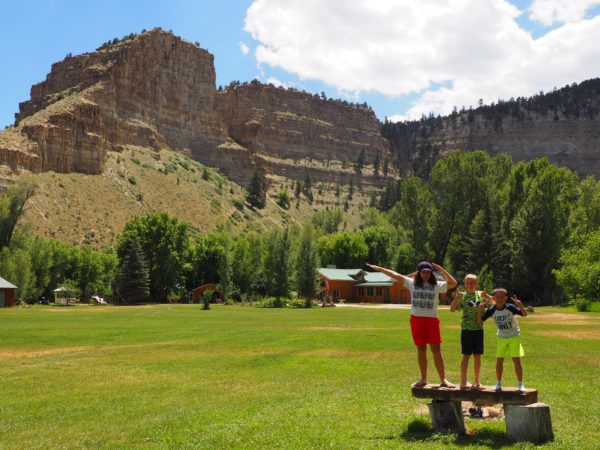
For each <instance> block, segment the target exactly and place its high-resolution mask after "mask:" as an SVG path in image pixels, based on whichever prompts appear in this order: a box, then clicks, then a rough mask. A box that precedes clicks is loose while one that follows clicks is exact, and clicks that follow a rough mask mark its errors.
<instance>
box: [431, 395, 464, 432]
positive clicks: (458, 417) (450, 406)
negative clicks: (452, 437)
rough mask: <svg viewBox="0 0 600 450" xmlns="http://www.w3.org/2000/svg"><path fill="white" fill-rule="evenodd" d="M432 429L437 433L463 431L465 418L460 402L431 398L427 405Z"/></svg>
mask: <svg viewBox="0 0 600 450" xmlns="http://www.w3.org/2000/svg"><path fill="white" fill-rule="evenodd" d="M427 407H428V408H429V414H430V415H431V422H432V425H433V430H434V431H436V432H438V433H458V434H464V433H465V420H464V417H463V413H462V408H461V405H460V402H447V401H439V400H433V401H432V402H431V403H429V404H428V405H427Z"/></svg>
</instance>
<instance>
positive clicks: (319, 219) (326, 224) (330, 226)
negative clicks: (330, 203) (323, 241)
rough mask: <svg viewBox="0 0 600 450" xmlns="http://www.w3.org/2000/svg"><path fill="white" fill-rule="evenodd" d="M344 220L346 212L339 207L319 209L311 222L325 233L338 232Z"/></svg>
mask: <svg viewBox="0 0 600 450" xmlns="http://www.w3.org/2000/svg"><path fill="white" fill-rule="evenodd" d="M343 221H344V212H343V211H342V210H341V209H339V208H333V209H329V210H324V211H317V212H315V213H314V214H313V216H312V219H311V223H312V224H313V225H314V226H315V227H316V228H318V229H319V230H320V231H321V232H322V233H325V234H331V233H335V232H337V231H338V229H339V227H340V224H341V223H342V222H343Z"/></svg>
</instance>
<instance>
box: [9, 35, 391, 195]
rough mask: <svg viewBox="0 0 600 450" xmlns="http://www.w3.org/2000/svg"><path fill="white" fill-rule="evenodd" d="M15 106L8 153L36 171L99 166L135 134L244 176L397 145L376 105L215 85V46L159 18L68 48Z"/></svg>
mask: <svg viewBox="0 0 600 450" xmlns="http://www.w3.org/2000/svg"><path fill="white" fill-rule="evenodd" d="M19 110H20V111H19V113H18V114H17V115H16V118H17V120H16V122H17V123H18V125H17V126H16V127H12V128H11V129H9V130H7V131H5V132H2V133H0V164H5V165H7V166H9V167H12V168H18V167H20V168H24V169H27V170H30V171H33V172H39V171H56V172H67V173H68V172H78V173H86V174H100V173H102V172H103V170H104V169H105V163H106V159H107V154H108V152H110V151H112V150H116V151H120V149H122V148H123V147H124V146H127V145H133V146H139V147H145V148H151V149H154V150H155V151H158V150H160V149H173V150H176V151H181V152H183V153H185V154H186V155H190V156H191V157H192V158H193V159H195V160H197V161H200V162H202V163H205V164H208V165H211V166H214V167H217V168H219V169H220V170H221V171H222V172H223V173H224V174H225V175H227V176H228V177H230V178H231V179H232V180H234V181H236V182H238V183H242V184H245V183H247V182H248V181H249V180H250V179H251V176H252V173H253V172H254V170H256V169H260V170H262V171H267V172H270V173H272V174H274V175H282V176H288V177H296V178H302V177H303V176H304V174H305V172H306V171H307V170H308V171H311V172H312V173H313V175H314V178H315V180H328V181H342V182H344V180H346V181H347V178H348V177H347V176H346V175H348V174H347V173H346V172H352V170H337V169H336V167H337V166H336V165H335V164H334V165H333V166H330V167H331V168H330V170H316V169H311V168H310V167H305V168H300V167H298V164H297V161H298V160H300V159H303V158H305V159H317V160H319V159H320V160H323V161H325V160H327V161H328V163H329V161H338V162H344V165H345V163H346V162H349V165H352V162H354V161H355V160H356V158H357V156H358V155H359V153H361V152H362V153H363V155H364V160H365V164H369V163H372V162H373V160H374V158H375V155H379V158H380V160H381V161H383V158H386V157H387V158H389V157H390V155H391V153H390V147H389V143H388V142H387V141H386V140H385V139H384V138H383V137H382V136H381V133H380V124H379V123H378V121H377V119H376V117H375V115H374V114H373V112H372V111H371V110H370V109H369V108H368V107H366V106H358V105H349V104H344V103H343V102H339V101H326V100H324V99H321V98H319V97H316V96H313V95H311V94H307V93H303V92H297V91H294V90H285V89H278V88H275V87H274V86H271V85H263V84H258V83H250V84H245V85H242V86H238V87H237V88H235V89H233V88H232V89H227V90H225V91H223V92H220V93H218V94H217V90H216V86H215V69H214V61H213V55H211V54H210V53H208V52H207V51H206V50H203V49H201V48H199V47H198V46H196V45H194V44H192V43H190V42H187V41H185V40H183V39H180V38H178V37H176V36H174V35H173V34H172V33H167V32H164V31H161V30H159V29H156V30H153V31H150V32H144V33H142V34H141V35H139V36H136V35H130V36H128V37H127V38H125V39H124V40H121V41H118V40H114V41H112V42H108V43H106V44H104V45H103V46H102V47H100V48H99V49H97V50H96V51H95V52H91V53H86V54H83V55H78V56H75V57H73V56H70V55H69V56H68V57H67V58H65V60H63V61H61V62H58V63H56V64H54V65H53V66H52V70H51V71H50V73H49V74H48V75H47V77H46V80H45V81H43V82H41V83H39V84H36V85H34V86H33V87H32V88H31V99H30V100H28V101H26V102H23V103H21V104H20V105H19ZM293 160H295V161H293ZM339 165H341V164H339ZM309 166H310V165H309ZM350 175H351V173H350ZM363 175H364V180H363V181H365V182H366V183H370V182H372V183H374V184H378V183H381V179H380V177H378V176H373V174H369V171H368V170H365V171H363Z"/></svg>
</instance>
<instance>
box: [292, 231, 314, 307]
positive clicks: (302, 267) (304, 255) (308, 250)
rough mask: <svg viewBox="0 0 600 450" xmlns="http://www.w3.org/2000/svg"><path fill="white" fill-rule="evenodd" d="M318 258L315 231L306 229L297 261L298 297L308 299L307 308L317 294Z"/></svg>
mask: <svg viewBox="0 0 600 450" xmlns="http://www.w3.org/2000/svg"><path fill="white" fill-rule="evenodd" d="M317 258H318V255H317V249H316V246H315V241H314V234H313V231H312V229H311V228H310V227H305V228H304V232H303V233H302V236H301V239H300V247H299V249H298V257H297V259H296V283H297V286H298V295H299V296H300V297H303V298H305V299H306V306H307V307H310V305H311V299H313V298H314V297H315V295H316V293H317V282H316V281H317Z"/></svg>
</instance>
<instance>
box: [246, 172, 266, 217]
mask: <svg viewBox="0 0 600 450" xmlns="http://www.w3.org/2000/svg"><path fill="white" fill-rule="evenodd" d="M264 185H265V180H264V174H263V173H262V172H261V171H260V170H258V169H257V170H255V171H254V174H253V175H252V180H251V181H250V187H249V188H248V196H247V197H246V199H247V200H248V203H250V204H251V205H252V206H254V207H255V208H259V209H262V208H264V207H265V206H266V205H267V194H266V192H265V188H264Z"/></svg>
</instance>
